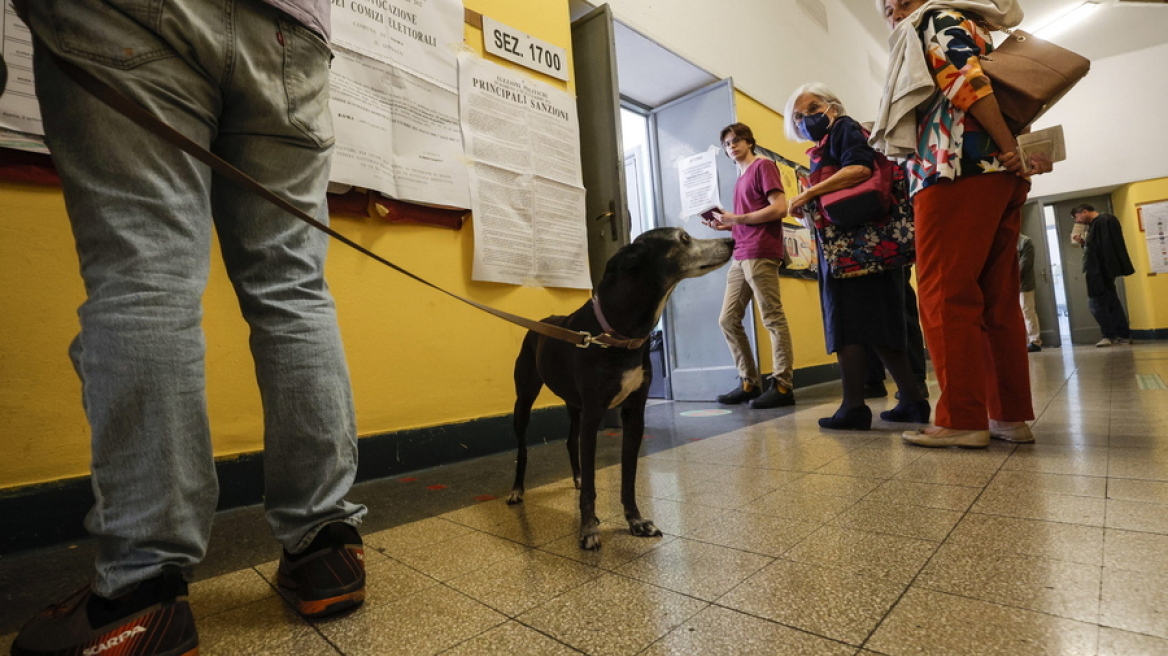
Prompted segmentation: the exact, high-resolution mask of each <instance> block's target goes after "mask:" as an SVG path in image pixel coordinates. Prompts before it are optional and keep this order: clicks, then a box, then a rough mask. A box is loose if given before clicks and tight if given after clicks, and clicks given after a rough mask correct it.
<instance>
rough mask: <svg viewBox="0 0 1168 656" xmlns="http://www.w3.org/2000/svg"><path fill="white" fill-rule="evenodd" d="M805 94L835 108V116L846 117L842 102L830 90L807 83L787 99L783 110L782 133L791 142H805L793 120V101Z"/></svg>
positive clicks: (846, 112)
mask: <svg viewBox="0 0 1168 656" xmlns="http://www.w3.org/2000/svg"><path fill="white" fill-rule="evenodd" d="M805 93H809V94H811V95H813V96H815V97H816V98H819V99H820V100H822V101H824V102H826V103H827V104H828V105H830V106H832V107H835V112H836V116H847V115H848V110H847V108H845V107H844V102H843V101H842V100H840V99H839V96H837V95H835V94H834V93H833V92H832V90H831V89H828V88H827V85H826V84H823V83H822V82H808V83H807V84H804V85H801V86H800V87H799V88H798V89H795V92H794V93H792V94H791V97H790V98H788V99H787V107H786V108H785V109H784V110H783V133H784V134H785V135H786V136H787V138H788V139H790V140H791V141H807V138H806V137H804V136H803V135H802V134H799V125H798V124H796V123H795V118H794V116H795V101H796V100H798V99H799V96H802V95H803V94H805Z"/></svg>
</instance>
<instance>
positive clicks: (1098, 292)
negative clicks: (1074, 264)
mask: <svg viewBox="0 0 1168 656" xmlns="http://www.w3.org/2000/svg"><path fill="white" fill-rule="evenodd" d="M1083 249H1084V252H1083V273H1084V274H1086V278H1087V296H1090V297H1092V298H1095V297H1099V296H1103V295H1104V294H1106V293H1107V292H1108V291H1110V290H1112V289H1115V279H1116V278H1118V277H1119V276H1130V275H1131V274H1133V273H1135V272H1136V269H1135V267H1133V266H1132V261H1131V258H1130V257H1129V256H1128V254H1127V244H1126V243H1125V242H1124V240H1123V228H1121V227H1120V225H1119V219H1117V218H1115V217H1114V216H1112V215H1110V214H1100V215H1099V216H1097V217H1095V220H1094V221H1092V222H1091V227H1090V229H1089V230H1088V231H1087V240H1086V242H1085V243H1084V244H1083Z"/></svg>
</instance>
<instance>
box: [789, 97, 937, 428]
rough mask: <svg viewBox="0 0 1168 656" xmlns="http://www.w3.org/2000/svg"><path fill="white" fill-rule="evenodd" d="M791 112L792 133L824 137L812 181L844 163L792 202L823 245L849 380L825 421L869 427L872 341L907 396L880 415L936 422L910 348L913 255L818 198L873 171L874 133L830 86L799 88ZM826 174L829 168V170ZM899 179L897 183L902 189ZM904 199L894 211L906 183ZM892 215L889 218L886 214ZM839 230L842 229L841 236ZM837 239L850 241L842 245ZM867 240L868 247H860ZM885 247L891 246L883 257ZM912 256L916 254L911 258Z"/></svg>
mask: <svg viewBox="0 0 1168 656" xmlns="http://www.w3.org/2000/svg"><path fill="white" fill-rule="evenodd" d="M783 115H784V116H786V117H787V118H786V119H785V121H784V123H785V126H786V135H787V138H788V139H790V140H792V141H799V140H809V141H811V142H812V143H814V144H816V145H815V146H814V147H813V148H812V149H811V150H809V151H807V152H808V155H810V157H811V171H812V180H818V176H819V174H817V172H818V171H821V170H823V171H830V170H831V169H821V167H825V166H830V167H836V170H835V171H834V173H832V174H831V175H830V176H828V177H826V178H825V179H823V180H818V182H816V183H815V184H813V185H811V186H810V187H808V188H807V189H805V190H803V191H802V192H800V193H799V195H798V196H795V197H794V198H792V199H791V201H790V211H791V212H792V213H795V214H796V215H798V216H805V215H810V216H811V217H812V220H811V221H810V222H809V224H810V225H811V226H813V227H814V228H815V242H816V246H817V247H818V249H819V261H820V263H821V264H820V266H819V295H820V305H821V306H822V308H823V329H824V339H825V342H826V344H827V351H828V353H835V355H836V360H837V361H838V362H839V367H840V378H841V381H842V383H843V400H842V401H841V402H840V406H839V409H837V410H836V411H835V413H834V414H833V415H832V416H830V417H824V418H822V419H820V420H819V425H820V426H821V427H823V428H829V429H842V430H868V429H870V428H871V427H872V411H871V410H870V409H869V408H868V406H867V404H865V403H864V371H865V365H866V360H867V354H866V349H867V348H871V349H872V350H874V351H875V352H876V353H877V354H878V355H879V356H880V360H881V361H882V362H883V363H884V365H885V366H887V367H888V371H889V372H890V373H891V374H892V378H893V380H895V381H896V385H897V388H898V389H899V392H898V397H899V398H900V403H898V404H897V406H896V407H895V408H893V409H892V410H888V411H885V412H883V413H881V414H880V418H881V419H883V420H885V421H893V422H911V423H918V424H927V423H929V414H930V412H931V408H930V406H929V402H928V401H926V400H924V399H923V398H922V397H921V394H920V390H919V388H918V387H917V382H916V379H915V377H914V376H913V373H912V368H911V367H910V366H909V362H908V357H907V355H906V353H905V350H906V348H907V345H908V341H907V340H908V338H907V326H906V324H907V321H906V316H905V311H904V310H905V299H904V288H905V281H904V276H905V274H906V273H907V269H906V267H905V260H906V259H907V256H906V258H905V259H896V256H897V255H898V253H896V246H898V244H894V243H892V242H890V241H882V240H873V241H877V242H878V243H877V244H872V243H871V242H870V241H869V240H868V239H867V234H868V230H869V228H870V226H868V225H860V226H858V227H855V228H852V229H850V230H848V231H843V230H839V229H836V228H835V227H834V226H832V225H831V224H830V223H828V222H827V221H826V219H824V218H823V217H822V209H821V207H820V205H819V203H818V202H817V201H816V199H818V198H819V197H820V196H822V195H823V194H825V193H828V192H831V191H836V190H839V189H847V188H849V187H853V186H855V185H857V184H860V183H862V182H864V181H865V180H867V179H868V178H870V177H871V176H872V171H873V168H874V166H875V164H874V162H875V159H876V151H874V150H872V147H871V146H869V145H868V139H867V134H866V133H865V132H864V130H863V128H862V127H861V126H860V124H859V123H857V122H856V121H855V119H853V118H852V117H850V116H848V115H847V110H846V109H845V108H844V105H843V102H841V101H840V99H839V97H838V96H836V95H835V94H834V93H832V91H831V90H830V89H828V88H827V87H826V86H824V85H822V84H818V83H812V84H804V85H802V86H800V87H799V88H798V89H796V90H795V91H794V93H792V94H791V97H790V98H789V99H788V100H787V107H786V110H785V111H784V112H783ZM823 175H826V173H824V174H823ZM896 187H897V185H894V190H893V193H894V194H895V193H896V191H897V189H896ZM899 192H900V195H899V197H900V199H901V202H900V203H898V204H897V205H895V206H894V207H893V208H892V209H891V210H890V212H901V211H903V212H906V213H907V212H910V211H911V209H910V208H909V207H908V204H907V189H906V188H905V187H904V184H903V179H902V180H901V181H900V184H899ZM885 222H887V218H886V219H885ZM837 235H838V236H837ZM835 240H840V241H842V242H843V243H845V244H846V247H845V248H843V249H842V250H837V249H836V248H835V247H834V246H835ZM857 243H860V244H863V245H862V246H858V247H857V246H856V245H855V244H857ZM882 250H889V251H891V252H889V253H888V254H887V255H888V257H887V258H885V257H883V255H884V254H883V253H882V252H881V251H882ZM841 259H846V260H848V261H849V262H851V261H854V262H857V263H861V262H862V263H863V265H864V266H865V268H864V269H862V270H863V271H865V273H863V275H856V276H854V277H838V276H836V275H835V274H836V273H837V272H838V270H840V269H841V268H846V265H843V264H842V263H841V262H840V261H839V260H841ZM908 261H911V260H908Z"/></svg>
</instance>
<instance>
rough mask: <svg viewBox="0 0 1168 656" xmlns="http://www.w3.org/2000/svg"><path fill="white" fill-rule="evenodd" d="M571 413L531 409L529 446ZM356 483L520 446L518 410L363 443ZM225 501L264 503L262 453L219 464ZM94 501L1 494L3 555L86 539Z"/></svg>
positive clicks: (84, 482) (39, 490)
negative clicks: (516, 430)
mask: <svg viewBox="0 0 1168 656" xmlns="http://www.w3.org/2000/svg"><path fill="white" fill-rule="evenodd" d="M567 437H568V413H567V412H565V411H564V409H563V408H562V407H553V408H542V409H538V410H535V411H533V412H532V414H531V424H530V425H529V427H528V429H527V444H528V446H533V445H535V444H541V443H546V442H554V441H557V440H565V439H567ZM357 448H358V463H359V464H358V466H357V482H361V481H368V480H372V479H377V478H386V477H390V476H396V475H399V474H403V473H405V472H410V471H417V470H419V469H426V468H429V467H435V466H437V465H444V464H449V463H452V462H459V461H461V460H468V459H470V458H478V457H480V456H485V455H490V454H493V453H501V452H504V451H508V450H513V449H514V448H515V433H514V431H513V429H512V427H511V415H506V416H502V417H486V418H483V419H475V420H472V421H468V422H464V423H460V424H445V425H442V426H432V427H429V428H419V429H415V430H408V431H398V432H393V433H384V434H381V435H370V436H367V437H362V438H361V439H360V440H358V441H357ZM215 472H216V474H217V475H218V477H219V504H218V506H217V508H216V510H228V509H230V508H239V507H241V506H250V505H254V504H257V503H261V502H263V498H264V496H263V495H264V460H263V453H248V454H245V455H241V456H236V457H231V458H225V459H222V460H217V461H216V462H215ZM92 506H93V490H92V488H91V486H90V480H89V477H88V476H83V477H80V478H71V479H67V480H62V481H54V482H52V483H45V484H40V485H30V486H26V487H20V488H15V489H13V490H8V491H4V492H0V517H2V518H3V527H4V530H3V531H0V555H6V554H11V553H15V552H18V551H26V550H28V549H37V548H40V547H47V546H51V545H56V544H62V543H66V542H70V541H74V540H79V539H82V538H85V537H86V536H88V532H87V531H86V530H85V526H84V521H85V515H86V513H88V512H89V509H90V508H91V507H92Z"/></svg>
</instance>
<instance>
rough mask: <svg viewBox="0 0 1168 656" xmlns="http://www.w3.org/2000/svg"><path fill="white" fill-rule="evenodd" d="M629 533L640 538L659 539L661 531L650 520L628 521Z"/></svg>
mask: <svg viewBox="0 0 1168 656" xmlns="http://www.w3.org/2000/svg"><path fill="white" fill-rule="evenodd" d="M629 532H630V533H632V534H633V535H635V536H637V537H642V538H656V537H661V529H659V528H657V526H656V525H654V524H653V520H651V519H644V518H641V519H630V520H629Z"/></svg>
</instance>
